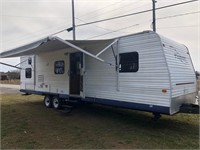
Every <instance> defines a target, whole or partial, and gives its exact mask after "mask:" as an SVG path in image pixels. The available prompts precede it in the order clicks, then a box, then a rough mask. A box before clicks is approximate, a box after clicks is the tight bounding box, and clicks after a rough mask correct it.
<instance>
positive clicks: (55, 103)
mask: <svg viewBox="0 0 200 150" xmlns="http://www.w3.org/2000/svg"><path fill="white" fill-rule="evenodd" d="M52 102H53V107H54V108H55V109H61V108H62V100H61V99H60V98H58V97H57V96H54V97H53V99H52Z"/></svg>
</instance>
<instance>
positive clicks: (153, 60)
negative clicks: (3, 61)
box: [1, 31, 196, 115]
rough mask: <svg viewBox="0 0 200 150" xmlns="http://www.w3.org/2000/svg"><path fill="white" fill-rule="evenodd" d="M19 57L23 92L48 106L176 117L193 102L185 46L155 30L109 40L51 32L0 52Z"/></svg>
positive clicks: (192, 82) (191, 73)
mask: <svg viewBox="0 0 200 150" xmlns="http://www.w3.org/2000/svg"><path fill="white" fill-rule="evenodd" d="M17 56H21V68H22V70H21V89H20V91H21V92H24V93H29V94H39V95H44V96H45V98H44V102H45V105H46V107H51V106H52V105H53V106H54V107H55V108H59V107H61V105H62V104H63V102H64V101H68V100H70V99H74V98H75V99H79V100H80V101H87V102H92V103H100V104H106V105H112V106H118V107H124V108H129V109H137V110H142V111H148V112H153V113H155V114H168V115H172V114H175V113H177V112H179V110H180V106H181V105H182V104H186V103H189V104H193V103H195V96H196V77H195V71H194V68H193V64H192V60H191V57H190V54H189V51H188V49H187V47H185V46H184V45H182V44H179V43H177V42H174V41H172V40H170V39H167V38H165V37H163V36H160V35H159V34H157V33H155V32H153V31H144V32H141V33H137V34H132V35H127V36H123V37H118V38H115V39H109V40H85V41H78V40H75V41H72V40H63V39H61V38H59V37H56V36H50V37H47V38H44V39H41V40H39V41H36V42H33V43H30V44H27V45H25V46H22V47H19V48H16V49H13V50H9V51H6V52H3V53H1V57H2V58H6V57H17Z"/></svg>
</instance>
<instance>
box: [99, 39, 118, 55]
mask: <svg viewBox="0 0 200 150" xmlns="http://www.w3.org/2000/svg"><path fill="white" fill-rule="evenodd" d="M117 41H118V39H115V40H114V41H113V42H112V43H110V44H109V45H108V46H106V47H105V48H104V49H102V50H101V51H100V52H99V53H98V54H96V56H97V57H98V56H99V55H101V54H102V53H103V52H105V51H106V50H107V49H108V48H109V47H111V46H112V45H113V44H115V43H116V42H117Z"/></svg>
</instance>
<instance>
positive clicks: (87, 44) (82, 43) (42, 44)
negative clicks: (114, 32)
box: [0, 37, 113, 58]
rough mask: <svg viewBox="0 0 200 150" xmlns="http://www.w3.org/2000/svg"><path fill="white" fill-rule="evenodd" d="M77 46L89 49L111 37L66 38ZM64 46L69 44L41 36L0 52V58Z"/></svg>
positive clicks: (60, 48) (105, 42) (54, 49)
mask: <svg viewBox="0 0 200 150" xmlns="http://www.w3.org/2000/svg"><path fill="white" fill-rule="evenodd" d="M66 41H68V42H70V43H72V44H74V45H76V46H78V47H82V48H83V49H91V48H93V47H97V46H106V45H108V44H110V43H111V42H112V41H113V39H109V40H75V41H74V40H66ZM66 48H71V47H70V46H68V45H66V44H64V43H62V42H60V41H58V40H56V39H54V38H49V37H46V38H43V39H40V40H37V41H35V42H32V43H29V44H26V45H23V46H20V47H17V48H14V49H11V50H8V51H5V52H2V53H0V58H8V57H19V56H25V55H34V54H38V53H44V52H50V51H57V50H63V49H66Z"/></svg>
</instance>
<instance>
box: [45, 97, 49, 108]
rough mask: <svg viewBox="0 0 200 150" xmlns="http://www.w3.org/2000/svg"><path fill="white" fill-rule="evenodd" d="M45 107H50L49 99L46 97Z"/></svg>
mask: <svg viewBox="0 0 200 150" xmlns="http://www.w3.org/2000/svg"><path fill="white" fill-rule="evenodd" d="M45 105H46V106H47V107H48V106H50V99H49V97H46V98H45Z"/></svg>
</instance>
